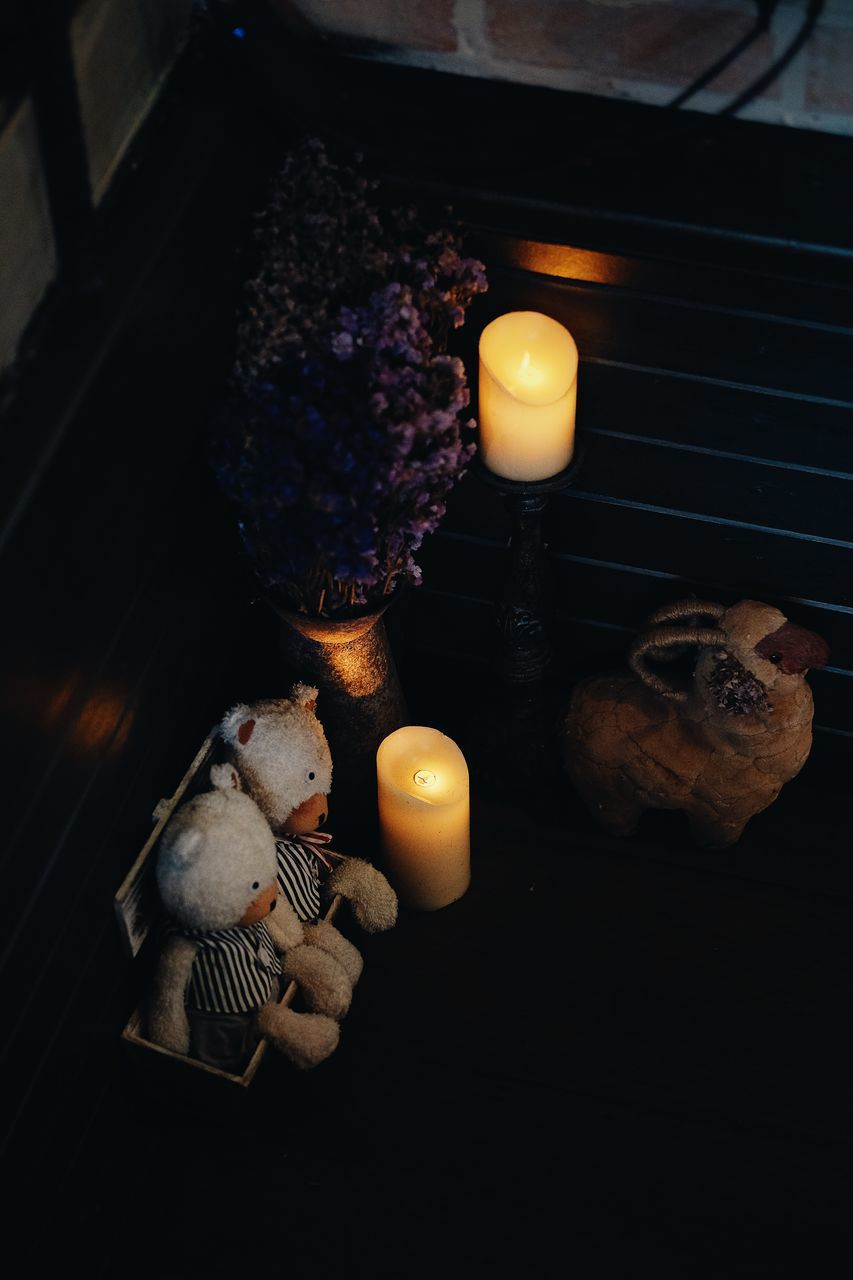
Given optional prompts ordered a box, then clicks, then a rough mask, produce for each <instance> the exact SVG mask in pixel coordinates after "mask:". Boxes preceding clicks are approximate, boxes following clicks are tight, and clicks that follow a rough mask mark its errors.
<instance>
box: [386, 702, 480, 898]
mask: <svg viewBox="0 0 853 1280" xmlns="http://www.w3.org/2000/svg"><path fill="white" fill-rule="evenodd" d="M376 770H377V781H378V788H379V825H380V830H381V835H382V847H383V850H384V852H385V862H386V871H387V873H388V878H389V879H390V880H391V882H392V884H393V885H394V887H395V889H396V890H397V893H398V894H399V896H400V900H401V901H402V902H404V903H405V904H406V905H407V906H410V907H417V908H419V909H420V910H422V911H434V910H436V909H437V908H439V907H444V906H447V904H448V903H450V902H455V901H456V899H457V898H461V897H462V895H463V893H464V892H465V890H466V889H467V888H468V885H469V884H470V882H471V857H470V836H469V828H470V822H469V800H468V766H467V764H466V763H465V757H464V756H463V755H462V752H461V751H460V750H459V748H458V747H457V745H456V743H455V742H453V741H452V740H451V739H450V738H448V737H446V736H445V734H443V733H440V732H439V731H438V730H437V729H428V728H425V727H423V726H420V725H407V726H406V727H405V728H403V729H398V730H397V731H396V732H395V733H392V734H389V735H388V737H387V738H385V740H384V741H383V742H382V743H381V744H380V747H379V751H378V752H377V756H376Z"/></svg>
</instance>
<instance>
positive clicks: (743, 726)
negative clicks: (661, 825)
mask: <svg viewBox="0 0 853 1280" xmlns="http://www.w3.org/2000/svg"><path fill="white" fill-rule="evenodd" d="M690 649H698V651H699V652H698V658H697V661H696V665H695V669H694V671H693V675H692V678H691V679H689V681H688V682H687V683H686V684H684V685H682V686H680V685H679V684H677V683H676V682H675V681H674V680H673V679H668V678H666V677H665V676H664V674H663V673H662V672H661V671H659V670H656V669H655V668H654V667H652V666H650V665H649V663H650V662H652V663H654V662H658V663H667V662H673V661H674V660H676V659H678V658H680V657H683V656H684V655H685V653H686V652H687V651H688V650H690ZM828 657H829V651H828V648H827V645H826V643H825V642H824V641H823V640H822V639H821V637H820V636H818V635H816V634H815V633H814V632H812V631H806V630H804V629H803V628H801V627H797V626H795V625H794V624H793V623H792V622H788V620H787V619H786V618H785V616H784V615H783V614H782V613H780V612H779V610H778V609H774V608H771V607H770V606H769V605H766V604H761V603H759V602H758V601H755V600H741V601H740V602H739V603H737V604H735V605H732V606H731V608H728V609H727V608H725V607H724V606H723V605H718V604H705V603H700V602H697V601H693V600H684V601H680V602H677V603H675V604H672V605H670V606H667V607H665V608H663V609H660V610H658V611H657V612H656V613H654V614H653V615H652V616H651V617H650V618H649V619H648V621H647V623H646V626H645V628H644V630H643V631H642V633H641V634H640V635H639V636H638V638H637V639H636V641H635V642H634V644H633V646H632V648H631V651H630V655H629V666H630V668H631V673H630V674H629V673H625V674H612V675H603V676H594V677H589V678H587V679H584V680H582V681H580V682H579V684H578V685H577V686H576V688H575V690H574V692H573V695H572V699H571V703H570V706H569V710H568V713H567V715H566V718H565V722H564V726H563V760H564V765H565V768H566V770H567V772H568V774H569V776H570V777H571V779H572V782H573V783H574V786H575V789H576V790H577V792H578V794H579V795H580V796H581V798H582V799H583V800H584V802H585V803H586V804H587V805H588V806H589V808H590V809H591V811H592V813H593V815H594V816H595V818H596V820H597V821H598V823H599V825H600V826H601V827H602V828H603V829H604V830H605V831H607V832H609V833H611V834H614V835H630V834H631V833H632V832H633V831H634V830H635V828H636V826H637V824H638V822H639V820H640V817H641V815H642V814H643V813H644V812H645V811H646V810H647V809H680V810H683V811H684V812H685V813H686V814H687V816H688V818H689V821H690V829H691V833H692V835H693V838H694V840H695V841H696V842H697V843H698V844H700V845H703V846H704V847H705V848H712V849H722V848H726V847H727V846H728V845H731V844H734V843H735V841H736V840H737V839H738V838H739V837H740V835H741V833H742V832H743V829H744V827H745V826H746V824H747V822H748V821H749V819H750V818H752V817H753V816H754V815H755V814H756V813H760V812H761V811H762V810H763V809H766V808H767V806H768V805H770V804H771V803H772V802H773V801H774V800H775V798H776V796H777V795H778V794H779V791H780V790H781V788H782V787H783V786H784V784H785V783H786V782H788V781H789V780H790V779H791V778H793V777H795V775H796V774H797V773H799V771H800V769H801V768H802V767H803V765H804V764H805V762H806V759H807V758H808V754H809V751H810V749H811V741H812V732H811V725H812V714H813V704H812V694H811V690H810V688H809V686H808V684H807V683H806V680H805V678H804V677H805V672H806V671H807V670H808V669H809V668H810V667H815V666H821V665H823V664H824V663H825V662H826V661H827V659H828Z"/></svg>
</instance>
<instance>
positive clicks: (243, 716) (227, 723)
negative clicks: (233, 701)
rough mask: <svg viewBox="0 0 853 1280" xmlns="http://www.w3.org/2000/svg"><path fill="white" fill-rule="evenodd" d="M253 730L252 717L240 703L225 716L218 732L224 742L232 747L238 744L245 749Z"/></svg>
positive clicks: (253, 720) (247, 709)
mask: <svg viewBox="0 0 853 1280" xmlns="http://www.w3.org/2000/svg"><path fill="white" fill-rule="evenodd" d="M254 728H255V719H254V716H253V715H252V714H251V712H250V711H249V708H248V707H247V706H245V704H244V703H242V702H241V703H238V704H237V706H236V707H232V708H231V710H230V711H228V712H227V713H226V714H225V716H224V717H223V719H222V724H221V725H220V728H219V731H220V733H221V734H222V737H223V738H224V739H225V741H226V742H228V743H230V745H231V746H232V747H233V746H236V745H237V744H238V743H239V745H240V746H241V747H245V745H246V743H247V742H248V741H249V739H250V738H251V736H252V733H253V731H254Z"/></svg>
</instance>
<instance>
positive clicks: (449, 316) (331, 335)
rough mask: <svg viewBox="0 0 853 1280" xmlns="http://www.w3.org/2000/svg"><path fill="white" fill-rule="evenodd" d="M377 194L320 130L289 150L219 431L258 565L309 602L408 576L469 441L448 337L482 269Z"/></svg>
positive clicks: (362, 595) (461, 382) (416, 574)
mask: <svg viewBox="0 0 853 1280" xmlns="http://www.w3.org/2000/svg"><path fill="white" fill-rule="evenodd" d="M371 191H372V188H371V186H370V184H368V183H367V182H366V180H365V179H364V178H363V177H362V176H361V175H360V174H358V173H357V172H355V171H354V170H352V169H347V168H339V167H337V166H335V165H334V164H332V163H331V161H330V160H329V158H328V157H327V155H326V153H325V151H324V149H323V147H322V145H321V144H319V143H317V142H310V143H307V144H305V145H304V146H303V147H302V148H301V149H300V150H299V151H298V152H294V153H293V154H292V155H291V156H289V157H288V159H287V161H286V163H285V166H284V169H283V171H282V174H281V176H280V179H279V181H278V184H277V186H276V189H275V191H274V193H273V196H272V199H271V201H270V203H269V205H268V207H267V209H266V210H265V211H264V213H263V214H262V215H261V217H260V219H259V226H258V232H257V235H258V243H259V245H260V247H261V265H260V270H259V271H258V274H257V275H256V276H255V278H254V279H253V280H251V281H250V282H249V284H248V286H247V302H246V306H245V308H244V311H243V314H242V315H241V317H240V320H239V325H238V350H237V356H236V360H235V365H234V370H233V375H232V378H231V382H230V386H229V394H228V402H227V406H226V412H225V414H224V418H223V422H222V425H221V429H220V430H219V432H218V434H217V438H216V440H215V441H214V466H215V469H216V473H217V476H218V479H219V482H220V484H221V486H222V488H223V490H224V491H225V493H226V494H227V495H228V496H229V498H231V499H232V500H233V501H234V502H235V504H236V505H237V506H238V509H239V510H240V513H241V518H240V530H241V534H242V537H243V542H244V545H245V547H246V550H247V552H248V554H249V555H250V557H251V559H252V561H253V563H254V567H255V570H256V572H257V573H258V575H259V577H260V578H261V580H262V581H263V582H264V583H265V585H266V586H267V587H269V588H272V589H273V590H274V591H277V592H280V593H281V595H282V596H283V597H284V599H285V600H286V601H287V602H289V603H290V604H291V605H294V606H295V607H297V608H299V609H302V610H303V611H308V612H319V611H320V609H321V608H322V611H323V612H325V613H331V614H333V613H335V612H340V611H342V610H343V609H346V608H350V607H352V606H354V605H363V604H369V603H372V602H374V601H376V600H378V599H379V598H380V597H381V596H382V595H383V594H385V593H387V592H388V591H389V590H391V589H392V588H393V586H394V585H395V584H396V582H397V581H398V580H401V579H408V580H409V581H411V582H419V581H420V577H421V574H420V569H419V568H418V566H417V565H416V564H415V562H414V559H413V555H412V553H413V552H414V551H416V550H417V549H418V548H419V547H420V545H421V543H422V541H423V538H424V537H425V535H426V534H428V533H430V532H431V531H432V530H433V529H435V527H436V526H437V524H438V523H439V521H440V520H441V518H442V516H443V515H444V510H445V500H446V498H447V495H448V493H449V492H450V489H451V488H452V486H453V484H454V483H455V481H456V480H457V479H458V478H459V477H460V476H461V475H462V474H463V472H464V467H465V465H466V463H467V462H468V460H469V459H470V457H471V455H472V453H473V452H474V446H473V444H463V442H462V437H461V424H460V414H461V412H462V410H463V409H464V408H465V406H466V405H467V404H468V402H469V398H470V397H469V392H468V387H467V382H466V377H465V369H464V366H463V364H462V362H461V360H459V359H458V358H456V357H451V356H449V355H447V354H446V345H447V338H448V335H449V333H450V331H451V330H452V329H454V328H457V327H458V326H459V325H460V324H461V323H462V322H463V320H464V317H465V311H466V309H467V307H468V305H469V304H470V302H471V301H472V299H473V298H474V296H475V295H476V294H478V293H481V292H483V291H484V290H485V289H486V287H487V286H486V279H485V269H484V267H483V265H482V263H480V262H477V261H476V260H474V259H471V258H465V257H462V256H461V254H460V247H459V243H458V240H457V237H456V236H455V235H454V234H453V232H452V231H450V230H449V229H440V230H435V229H429V230H427V229H425V228H423V227H422V226H421V225H420V222H419V219H418V215H417V212H416V211H415V210H413V209H398V210H395V211H393V212H392V213H391V214H385V213H383V214H382V215H380V212H379V210H378V208H377V207H376V206H375V205H374V203H372V200H371Z"/></svg>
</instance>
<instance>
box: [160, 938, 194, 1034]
mask: <svg viewBox="0 0 853 1280" xmlns="http://www.w3.org/2000/svg"><path fill="white" fill-rule="evenodd" d="M197 952H198V947H197V946H196V944H195V943H194V942H191V941H190V939H189V938H183V937H180V936H177V937H173V938H170V939H169V940H168V942H167V943H166V944H165V946H164V947H163V951H162V953H161V955H160V959H159V960H158V962H157V971H156V973H155V974H154V986H153V989H152V992H151V998H150V1000H149V1004H148V1035H149V1037H150V1038H151V1040H153V1042H154V1043H155V1044H160V1045H162V1046H163V1048H164V1049H171V1050H172V1052H173V1053H184V1054H186V1053H189V1051H190V1025H189V1022H188V1021H187V1011H186V1006H185V1004H184V999H185V996H186V990H187V987H188V985H189V981H190V974H191V973H192V967H193V960H194V959H195V957H196V953H197Z"/></svg>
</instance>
